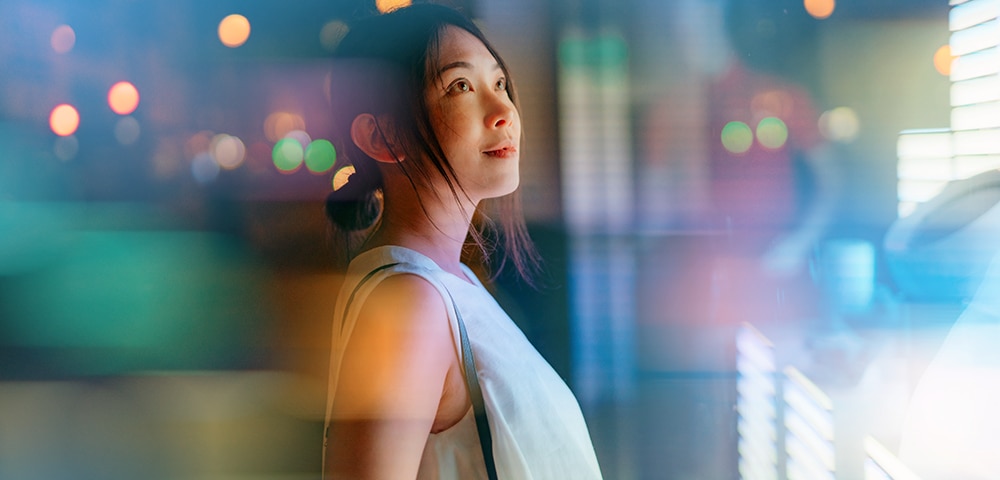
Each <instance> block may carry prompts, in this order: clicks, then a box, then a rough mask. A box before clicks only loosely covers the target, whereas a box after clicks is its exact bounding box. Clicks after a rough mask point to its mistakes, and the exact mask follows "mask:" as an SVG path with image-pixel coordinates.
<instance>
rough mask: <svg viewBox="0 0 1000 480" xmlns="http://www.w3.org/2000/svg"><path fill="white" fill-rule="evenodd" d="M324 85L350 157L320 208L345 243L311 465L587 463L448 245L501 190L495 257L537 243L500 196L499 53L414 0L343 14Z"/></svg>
mask: <svg viewBox="0 0 1000 480" xmlns="http://www.w3.org/2000/svg"><path fill="white" fill-rule="evenodd" d="M331 94H332V96H331V98H332V103H333V109H334V115H335V117H336V119H337V124H338V126H337V129H338V130H339V131H340V135H341V137H342V139H343V141H341V142H340V144H339V145H338V150H339V151H340V153H341V158H343V157H344V156H346V157H348V159H349V161H350V162H351V163H352V164H353V167H354V168H355V170H356V172H355V173H354V174H353V175H351V176H350V179H349V181H348V183H347V184H346V185H345V186H343V187H341V188H340V189H338V190H336V191H335V192H333V193H332V194H331V195H330V198H329V199H328V202H327V212H328V214H329V216H330V217H331V220H332V222H333V224H334V228H335V230H336V231H341V232H345V233H350V232H359V233H358V235H357V236H358V240H357V241H358V242H360V245H358V246H357V247H355V248H353V249H352V250H353V251H355V252H358V253H356V255H354V256H353V258H352V259H351V261H350V265H349V266H348V269H347V276H346V280H345V284H344V287H343V289H342V290H341V294H340V296H339V298H338V306H337V310H336V317H335V319H334V325H333V351H332V357H331V372H330V383H329V395H328V402H327V430H326V431H327V434H326V440H325V448H324V454H325V455H324V463H325V465H324V474H325V475H326V476H327V477H328V478H351V479H354V478H379V479H396V478H406V479H410V478H462V479H465V478H486V466H485V465H486V462H487V461H489V460H490V459H488V458H486V456H489V457H493V459H495V465H496V470H497V472H498V473H499V477H500V478H506V479H530V478H534V479H548V478H551V479H556V478H558V479H565V478H572V479H588V478H600V476H601V474H600V469H599V467H598V464H597V460H596V457H595V455H594V450H593V446H592V444H591V441H590V436H589V433H588V431H587V427H586V425H585V423H584V420H583V416H582V414H581V412H580V408H579V406H578V404H577V402H576V399H575V398H574V396H573V394H572V392H571V391H570V390H569V388H568V387H567V386H566V384H565V383H564V382H563V381H562V380H561V379H560V377H559V376H558V375H557V374H556V373H555V371H554V370H553V369H552V367H551V366H549V365H548V363H546V362H545V360H544V359H543V358H542V357H541V356H540V355H539V354H538V352H537V351H536V350H535V349H534V348H533V347H532V346H531V345H530V343H528V341H527V339H526V338H525V337H524V335H523V334H522V333H521V331H520V330H518V329H517V327H516V326H515V325H514V324H513V322H512V321H511V320H510V317H508V316H507V314H506V313H504V312H503V310H502V309H501V308H500V306H499V305H498V304H497V303H496V301H495V300H494V299H493V298H492V297H491V296H490V294H489V293H488V292H487V291H486V290H485V289H484V288H483V285H482V283H480V281H479V280H478V279H477V278H476V276H475V275H474V274H473V272H472V271H471V270H470V269H469V268H468V267H467V266H466V265H465V264H464V263H462V255H463V247H465V246H467V244H466V239H467V238H470V237H471V238H472V240H473V242H472V243H473V245H478V247H479V249H478V250H480V252H481V253H484V252H486V248H485V245H486V240H485V239H484V235H483V234H482V232H480V231H479V230H477V229H475V228H471V227H472V218H473V216H474V215H479V213H480V212H479V209H480V207H481V206H480V203H481V202H483V201H484V200H488V199H498V198H499V199H500V200H501V201H502V203H504V202H505V203H506V205H507V208H505V209H503V210H502V211H503V212H504V214H503V215H502V217H501V222H500V223H501V225H502V228H500V232H499V233H498V234H499V236H500V238H501V239H502V240H503V241H504V243H505V245H506V248H505V249H504V250H505V254H506V255H507V258H508V259H509V260H510V262H509V263H511V264H513V265H514V266H515V267H516V268H518V270H519V271H520V272H521V273H522V274H523V275H524V274H527V273H528V272H530V270H531V267H532V265H533V262H534V261H535V256H534V253H533V250H532V249H531V244H530V242H529V241H528V239H527V236H526V234H525V233H524V232H525V229H524V223H523V219H521V218H520V217H519V216H518V215H515V214H514V212H517V211H518V210H517V209H516V208H513V207H512V205H514V204H515V202H514V201H513V198H514V197H513V196H512V194H513V193H514V192H515V190H516V189H517V186H518V181H519V179H518V162H519V160H520V138H521V122H520V117H519V114H518V110H517V107H516V105H515V101H514V98H515V97H514V92H513V87H512V85H511V83H510V77H509V75H508V72H507V68H506V66H505V64H504V62H503V61H502V60H501V58H500V57H499V56H498V55H497V54H496V53H495V51H494V50H493V49H492V47H490V46H489V43H488V42H487V41H486V39H485V38H484V36H483V34H482V33H481V32H480V31H479V29H478V28H477V27H476V26H475V25H474V24H473V23H472V22H470V21H469V20H468V19H467V18H465V17H463V16H462V15H461V14H459V13H457V12H455V11H454V10H451V9H448V8H445V7H440V6H434V5H427V4H422V5H415V6H412V7H408V8H404V9H400V10H396V11H394V12H392V13H388V14H385V15H380V16H376V17H371V18H368V19H365V20H362V21H359V22H357V23H356V24H354V25H352V26H351V29H350V32H349V33H348V34H347V36H346V37H345V38H344V39H343V40H342V41H341V43H340V46H339V47H338V53H337V55H336V57H335V63H334V74H333V80H332V82H331ZM376 220H377V221H376ZM347 236H348V235H345V237H347ZM345 240H346V238H345ZM345 243H346V242H345ZM345 248H347V246H345ZM467 253H468V252H467ZM463 327H464V330H465V332H464V333H467V339H468V345H469V346H470V349H471V353H472V355H471V357H470V356H469V355H468V354H465V353H463V349H462V339H461V337H462V333H463V332H462V329H463ZM470 358H471V359H474V361H475V364H476V368H472V369H470V370H475V373H477V376H473V378H474V379H478V382H479V385H480V387H481V392H482V393H481V398H482V401H483V404H484V405H485V412H486V417H487V418H488V422H489V424H488V429H487V430H488V433H489V435H488V438H491V439H492V448H490V447H488V446H487V447H485V448H482V445H481V443H480V441H481V438H482V437H484V436H481V435H480V434H479V433H478V432H477V426H476V416H475V415H474V414H473V408H472V402H473V400H475V399H476V398H479V396H478V395H476V394H475V392H476V389H475V387H471V388H472V389H471V392H472V394H470V385H468V383H467V382H468V380H467V379H466V377H465V376H464V372H465V371H466V368H465V365H466V362H467V361H468V360H469V359H470ZM484 433H485V432H484ZM481 448H482V449H481ZM484 451H485V452H486V456H484V454H483V452H484Z"/></svg>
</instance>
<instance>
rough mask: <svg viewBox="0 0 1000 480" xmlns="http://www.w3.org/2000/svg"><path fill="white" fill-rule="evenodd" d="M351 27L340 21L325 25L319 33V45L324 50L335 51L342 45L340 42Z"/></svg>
mask: <svg viewBox="0 0 1000 480" xmlns="http://www.w3.org/2000/svg"><path fill="white" fill-rule="evenodd" d="M348 30H349V27H348V26H347V24H346V23H344V22H342V21H340V20H331V21H329V22H326V24H325V25H323V28H322V29H320V31H319V43H320V45H323V48H325V49H327V50H329V51H331V52H332V51H333V50H335V49H336V48H337V45H339V44H340V41H341V40H342V39H343V38H344V36H345V35H347V31H348Z"/></svg>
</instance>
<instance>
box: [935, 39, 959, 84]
mask: <svg viewBox="0 0 1000 480" xmlns="http://www.w3.org/2000/svg"><path fill="white" fill-rule="evenodd" d="M954 59H955V57H954V56H952V54H951V47H950V46H948V45H942V46H941V47H940V48H938V49H937V51H936V52H934V69H935V70H937V71H938V73H940V74H941V75H944V76H946V77H950V76H951V62H952V60H954Z"/></svg>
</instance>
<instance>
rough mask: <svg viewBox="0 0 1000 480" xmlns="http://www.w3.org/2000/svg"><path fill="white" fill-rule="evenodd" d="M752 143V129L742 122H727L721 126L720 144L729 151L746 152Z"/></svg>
mask: <svg viewBox="0 0 1000 480" xmlns="http://www.w3.org/2000/svg"><path fill="white" fill-rule="evenodd" d="M751 145H753V130H750V126H749V125H747V124H745V123H743V122H735V121H734V122H729V123H727V124H726V126H725V127H722V146H723V147H725V148H726V150H728V151H729V152H730V153H736V154H740V153H746V151H747V150H750V146H751Z"/></svg>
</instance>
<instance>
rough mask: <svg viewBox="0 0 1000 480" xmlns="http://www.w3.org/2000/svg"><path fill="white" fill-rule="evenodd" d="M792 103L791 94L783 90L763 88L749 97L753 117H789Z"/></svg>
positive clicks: (791, 113) (792, 110) (791, 111)
mask: <svg viewBox="0 0 1000 480" xmlns="http://www.w3.org/2000/svg"><path fill="white" fill-rule="evenodd" d="M794 105H795V101H794V100H793V99H792V96H791V95H790V94H789V93H788V92H786V91H784V90H765V91H763V92H760V93H758V94H756V95H754V96H753V98H752V99H750V111H752V112H753V115H754V118H764V117H779V118H791V117H792V116H793V113H794Z"/></svg>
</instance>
